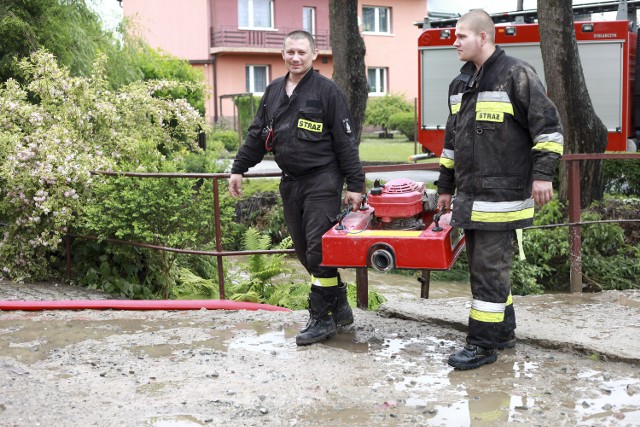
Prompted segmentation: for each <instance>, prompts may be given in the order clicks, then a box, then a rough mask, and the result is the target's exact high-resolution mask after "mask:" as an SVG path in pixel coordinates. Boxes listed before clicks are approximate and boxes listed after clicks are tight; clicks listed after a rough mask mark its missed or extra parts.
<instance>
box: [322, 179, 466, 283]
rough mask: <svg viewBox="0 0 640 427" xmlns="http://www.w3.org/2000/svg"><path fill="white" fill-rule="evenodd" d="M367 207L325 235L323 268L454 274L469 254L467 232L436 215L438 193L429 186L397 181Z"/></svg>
mask: <svg viewBox="0 0 640 427" xmlns="http://www.w3.org/2000/svg"><path fill="white" fill-rule="evenodd" d="M429 191H431V193H430V192H429ZM367 202H368V205H365V206H364V207H363V208H361V209H360V210H358V211H357V212H350V213H348V214H347V215H346V216H345V217H344V218H343V219H342V220H341V221H339V222H338V224H336V225H335V226H334V227H332V228H331V229H330V230H329V231H327V232H326V233H325V234H324V235H323V237H322V264H323V265H326V266H334V267H373V268H375V269H376V270H379V271H388V270H390V269H391V268H398V269H423V270H448V269H449V268H451V267H452V266H453V264H454V262H455V260H456V259H457V258H458V256H459V255H460V253H461V252H462V250H463V249H464V235H463V232H462V230H461V229H459V228H457V227H452V226H451V225H450V224H449V221H450V219H451V212H447V213H444V214H436V210H435V207H436V202H435V191H433V190H425V185H424V183H418V182H414V181H412V180H410V179H404V178H400V179H394V180H391V181H389V182H388V183H386V184H384V185H383V186H381V187H380V186H375V187H374V188H373V189H372V190H371V191H370V192H369V194H368V197H367ZM434 218H435V219H437V221H434Z"/></svg>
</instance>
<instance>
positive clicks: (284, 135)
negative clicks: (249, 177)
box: [231, 70, 364, 192]
mask: <svg viewBox="0 0 640 427" xmlns="http://www.w3.org/2000/svg"><path fill="white" fill-rule="evenodd" d="M286 79H287V76H285V77H279V78H277V79H275V80H274V81H273V82H271V84H269V86H267V89H266V90H265V93H264V95H263V97H262V101H261V102H260V107H259V108H258V112H257V113H256V117H255V119H254V121H253V123H252V124H251V125H250V126H249V132H248V134H247V138H246V141H245V143H244V144H243V145H242V147H240V150H239V151H238V154H237V155H236V158H235V161H234V163H233V166H232V168H231V173H244V172H246V171H247V170H248V169H249V168H250V167H252V166H254V165H256V164H257V163H259V162H260V161H261V160H262V158H263V157H264V155H265V154H266V153H267V151H268V150H267V148H266V145H265V144H266V143H267V139H268V142H269V144H270V145H271V144H272V149H273V153H274V156H275V161H276V163H277V164H278V166H279V167H280V169H281V170H282V171H283V173H284V174H285V175H287V176H290V177H293V178H296V177H301V176H305V175H310V174H315V173H318V172H326V171H327V170H330V169H331V168H334V169H336V170H339V171H340V173H342V175H343V176H344V177H345V179H346V182H347V188H348V190H349V191H354V192H361V191H362V189H363V184H364V173H363V171H362V165H361V164H360V159H359V157H358V148H357V146H356V142H355V139H354V133H353V131H352V129H351V121H350V117H351V116H350V113H349V108H348V104H347V100H346V97H345V95H344V93H343V92H342V91H341V90H340V88H339V87H338V85H337V84H336V83H335V82H333V81H332V80H329V79H328V78H326V77H324V76H322V75H320V74H318V73H317V72H315V71H314V70H309V72H308V73H307V74H306V75H305V76H304V78H303V79H302V81H300V82H299V83H298V85H297V86H296V88H295V90H294V91H293V93H292V94H291V97H288V96H287V94H286V92H285V84H286ZM269 129H272V132H273V134H272V136H269V137H267V134H268V132H269V131H268V130H269Z"/></svg>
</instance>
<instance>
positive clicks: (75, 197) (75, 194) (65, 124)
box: [0, 51, 208, 281]
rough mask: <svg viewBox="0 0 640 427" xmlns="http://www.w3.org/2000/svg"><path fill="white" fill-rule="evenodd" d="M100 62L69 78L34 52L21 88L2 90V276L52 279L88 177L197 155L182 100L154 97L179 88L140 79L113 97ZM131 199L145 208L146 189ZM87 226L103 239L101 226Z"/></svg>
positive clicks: (88, 187)
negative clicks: (88, 73)
mask: <svg viewBox="0 0 640 427" xmlns="http://www.w3.org/2000/svg"><path fill="white" fill-rule="evenodd" d="M104 61H105V58H104V57H101V58H100V60H99V61H97V62H96V64H95V65H94V71H93V75H92V76H91V77H90V78H86V77H71V76H70V75H69V71H68V70H67V69H63V68H60V67H58V65H57V63H56V60H55V58H54V57H53V56H52V55H51V54H49V53H47V52H44V51H38V52H36V53H34V54H32V55H31V57H29V58H28V59H25V60H23V61H21V62H20V67H21V70H22V72H23V74H24V76H25V83H24V84H19V83H18V82H16V81H14V80H11V79H10V80H8V81H6V82H4V83H3V84H2V85H1V86H0V105H3V108H0V123H2V126H1V127H0V159H1V160H2V161H1V162H0V183H1V185H0V215H1V216H2V218H0V222H4V223H6V224H7V226H5V227H4V228H3V230H2V231H3V239H2V240H0V266H2V269H3V270H2V272H0V274H2V275H4V276H5V277H8V278H11V279H12V280H15V281H23V280H44V279H47V278H49V277H55V276H56V275H57V274H58V272H59V270H58V268H60V261H61V259H63V255H62V254H63V253H64V248H63V245H62V238H63V236H64V235H65V234H66V233H67V232H68V231H69V230H72V229H77V227H78V225H79V221H80V219H81V218H84V216H85V215H84V212H85V209H87V208H88V207H89V205H90V202H89V200H90V199H91V198H92V197H94V196H95V190H96V183H97V182H98V181H100V179H97V178H96V177H95V176H93V175H92V174H91V173H90V171H92V170H109V169H110V170H127V171H139V172H143V171H158V170H165V168H164V166H163V165H164V164H165V163H166V162H170V161H171V160H170V156H179V155H180V153H186V152H189V151H193V150H197V146H196V144H195V142H196V141H197V139H198V134H199V132H200V131H201V130H203V129H207V128H208V127H207V124H206V123H205V121H204V119H203V118H202V117H201V116H200V115H199V114H198V111H197V110H196V109H194V108H193V107H192V106H191V105H190V104H189V103H188V102H187V101H186V100H185V99H170V98H159V97H157V96H155V95H156V94H159V93H173V90H174V89H176V90H179V88H181V87H185V85H183V84H182V83H180V82H175V81H146V82H137V83H132V84H130V85H128V86H126V87H123V88H121V89H119V90H118V91H115V92H112V91H111V90H110V89H109V85H108V82H107V81H106V78H105V71H104ZM187 86H188V85H187ZM105 185H108V184H105ZM111 185H114V184H113V183H112V184H111ZM144 185H147V183H145V184H144ZM141 189H142V188H141ZM123 190H124V189H123ZM176 190H177V188H176ZM170 191H171V190H170ZM110 196H111V197H112V198H113V199H119V198H120V197H121V195H120V194H117V193H111V194H110ZM124 196H125V197H127V195H126V194H125V195H124ZM158 197H160V196H158ZM135 199H136V200H137V202H138V203H140V206H141V207H143V208H146V205H147V202H148V200H147V199H146V198H145V197H144V193H138V194H137V196H136V197H135ZM114 202H115V200H114ZM128 213H130V214H132V215H131V216H129V218H128V219H132V218H134V219H135V218H136V217H135V216H134V215H133V212H132V211H128ZM106 220H108V218H105V221H106ZM167 220H168V219H167ZM90 225H91V224H85V226H87V227H89V226H90ZM129 226H130V225H128V226H127V227H129ZM89 228H90V229H92V230H96V232H99V233H101V234H102V235H105V236H106V235H108V234H107V233H106V231H107V230H102V229H99V228H98V227H97V224H94V225H93V226H91V227H89ZM109 231H114V232H115V231H116V230H114V229H113V228H110V229H109ZM118 231H119V232H122V230H118ZM110 237H113V235H111V236H110Z"/></svg>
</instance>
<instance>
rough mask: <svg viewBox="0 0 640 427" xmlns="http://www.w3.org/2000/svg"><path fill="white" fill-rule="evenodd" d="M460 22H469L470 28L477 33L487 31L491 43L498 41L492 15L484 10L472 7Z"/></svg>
mask: <svg viewBox="0 0 640 427" xmlns="http://www.w3.org/2000/svg"><path fill="white" fill-rule="evenodd" d="M458 22H462V23H465V24H467V26H468V28H469V29H470V30H471V31H473V32H474V33H476V34H480V33H482V32H484V33H486V34H487V38H488V39H489V41H490V42H491V43H495V42H496V26H495V24H494V23H493V19H491V16H489V14H488V13H487V12H485V11H484V10H482V9H471V10H470V11H469V12H467V13H465V14H464V15H462V17H461V18H460V19H459V20H458Z"/></svg>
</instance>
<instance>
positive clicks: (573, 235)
mask: <svg viewBox="0 0 640 427" xmlns="http://www.w3.org/2000/svg"><path fill="white" fill-rule="evenodd" d="M607 159H640V154H632V153H625V154H566V155H563V156H562V158H561V160H562V161H565V162H567V165H568V185H569V187H568V194H569V200H568V211H569V223H568V224H552V225H548V226H544V227H547V228H548V227H561V226H568V227H569V230H570V232H569V236H570V237H569V238H570V263H571V270H570V271H571V273H570V292H571V293H579V292H582V258H581V251H582V248H581V227H582V225H585V224H586V223H587V222H580V162H581V161H585V160H607ZM438 168H439V165H438V163H418V164H395V165H380V166H365V167H363V169H364V171H365V173H370V172H396V171H415V170H436V169H438ZM92 173H93V174H99V175H107V176H128V177H138V178H190V179H211V180H213V190H212V193H213V203H214V213H215V215H214V227H215V247H216V250H215V251H199V250H193V249H177V248H171V247H165V246H158V245H151V244H146V243H140V242H133V241H128V240H121V239H102V238H99V237H96V236H86V235H79V234H68V235H67V236H66V274H67V278H70V277H71V241H72V239H74V238H82V239H91V240H101V241H106V242H110V243H114V244H122V245H129V246H137V247H143V248H148V249H152V250H161V251H169V252H174V253H184V254H192V255H205V256H215V257H216V258H217V271H218V286H219V290H220V298H222V299H225V291H224V289H225V281H224V265H223V262H222V260H223V258H224V257H225V256H236V255H253V254H275V253H287V254H291V253H294V250H293V249H270V250H256V251H225V250H223V249H222V224H221V219H220V183H219V181H220V180H221V179H223V180H226V179H228V178H229V176H230V174H228V173H138V172H104V171H94V172H92ZM244 176H245V177H246V178H272V177H279V176H281V173H280V172H252V173H246V174H244ZM225 190H226V189H225ZM363 191H365V189H364V188H363ZM631 221H636V220H631ZM637 221H640V220H637ZM602 222H603V221H599V222H598V223H602ZM607 222H623V221H622V220H612V221H607ZM418 280H419V281H420V282H421V284H422V288H421V297H422V298H428V296H429V281H430V271H429V270H422V277H420V278H419V279H418ZM356 287H357V303H358V307H359V308H362V309H366V308H367V307H368V292H369V285H368V270H367V268H356Z"/></svg>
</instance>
